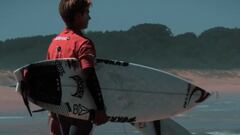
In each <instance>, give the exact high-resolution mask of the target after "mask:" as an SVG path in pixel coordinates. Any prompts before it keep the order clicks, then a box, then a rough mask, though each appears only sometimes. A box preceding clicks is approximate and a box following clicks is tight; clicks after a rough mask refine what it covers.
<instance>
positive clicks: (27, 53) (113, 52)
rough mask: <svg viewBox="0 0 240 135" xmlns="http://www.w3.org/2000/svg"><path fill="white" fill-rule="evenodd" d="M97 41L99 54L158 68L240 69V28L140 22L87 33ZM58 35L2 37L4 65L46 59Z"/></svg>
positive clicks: (0, 61)
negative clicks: (179, 28)
mask: <svg viewBox="0 0 240 135" xmlns="http://www.w3.org/2000/svg"><path fill="white" fill-rule="evenodd" d="M86 35H87V36H88V37H90V38H91V39H92V40H93V41H94V42H95V46H96V49H97V55H98V57H102V58H111V59H121V60H125V61H131V62H135V63H140V64H144V65H148V66H153V67H156V68H174V69H237V68H240V62H239V60H238V58H240V57H239V56H240V29H238V28H234V29H230V28H224V27H215V28H211V29H208V30H206V31H204V32H203V33H201V34H200V35H199V36H197V35H195V34H194V33H191V32H189V33H183V34H180V35H173V33H172V32H171V30H170V28H168V27H167V26H165V25H161V24H140V25H137V26H133V27H132V28H130V29H129V30H127V31H110V32H109V31H106V32H101V31H96V32H88V33H86ZM54 36H55V35H48V36H35V37H27V38H17V39H10V40H6V41H0V69H1V68H2V69H15V68H16V67H19V66H22V65H25V64H27V63H31V62H34V61H38V60H43V59H44V58H45V55H46V50H47V47H48V44H49V43H50V41H51V39H52V38H53V37H54Z"/></svg>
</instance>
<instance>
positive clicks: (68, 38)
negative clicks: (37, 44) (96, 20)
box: [47, 0, 107, 135]
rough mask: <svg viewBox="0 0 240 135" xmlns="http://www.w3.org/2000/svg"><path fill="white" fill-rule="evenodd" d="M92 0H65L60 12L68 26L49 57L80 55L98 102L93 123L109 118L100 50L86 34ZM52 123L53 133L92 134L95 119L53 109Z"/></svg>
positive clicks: (50, 46)
mask: <svg viewBox="0 0 240 135" xmlns="http://www.w3.org/2000/svg"><path fill="white" fill-rule="evenodd" d="M90 5H91V1H90V0H61V1H60V4H59V13H60V15H61V17H62V19H63V21H64V22H65V24H66V28H65V29H64V30H63V31H62V32H61V33H60V34H58V35H57V36H56V37H55V38H54V39H53V40H52V42H51V44H50V45H49V48H48V53H47V59H59V58H70V57H73V58H77V59H78V60H79V64H80V67H81V68H82V71H83V74H84V76H85V77H86V83H87V86H88V88H89V90H90V92H91V94H92V96H93V98H94V100H95V103H96V105H97V111H96V112H95V115H94V120H93V123H95V124H97V125H99V124H103V123H105V122H107V116H106V113H105V108H104V102H103V98H102V95H101V89H100V86H99V83H98V80H97V76H96V73H95V68H94V65H95V57H96V51H95V48H94V45H93V42H92V41H91V40H90V39H88V38H87V37H85V36H84V35H83V34H82V30H83V29H85V28H87V27H88V21H89V20H90V19H91V18H90V16H89V7H90ZM49 125H50V134H51V135H62V134H64V135H77V134H79V135H88V134H90V132H91V130H92V126H93V125H92V122H90V121H83V120H76V119H72V118H68V117H64V116H61V115H57V114H54V113H52V112H50V115H49Z"/></svg>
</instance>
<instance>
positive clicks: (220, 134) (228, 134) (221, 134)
mask: <svg viewBox="0 0 240 135" xmlns="http://www.w3.org/2000/svg"><path fill="white" fill-rule="evenodd" d="M207 133H208V134H209V135H240V133H232V132H227V131H226V132H224V131H223V132H219V131H213V132H207Z"/></svg>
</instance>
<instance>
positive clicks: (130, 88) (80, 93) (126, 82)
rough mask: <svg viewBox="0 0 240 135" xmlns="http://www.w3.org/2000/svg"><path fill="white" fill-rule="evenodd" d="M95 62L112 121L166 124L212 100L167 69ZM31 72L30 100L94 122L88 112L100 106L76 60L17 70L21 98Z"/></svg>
mask: <svg viewBox="0 0 240 135" xmlns="http://www.w3.org/2000/svg"><path fill="white" fill-rule="evenodd" d="M96 63H97V64H96V72H97V76H98V79H99V82H100V87H101V90H102V95H103V99H104V103H105V106H106V113H107V115H108V116H109V121H112V122H146V121H154V120H161V119H166V118H169V117H172V116H174V115H177V114H179V113H182V112H184V111H187V110H189V109H191V108H192V107H194V106H196V105H197V104H199V103H201V102H203V101H204V100H206V99H207V97H208V96H209V95H210V94H209V93H208V92H207V91H205V90H203V89H201V88H200V87H197V86H195V85H193V84H191V83H190V82H188V81H186V80H184V79H181V78H179V77H177V76H175V75H172V74H169V73H167V72H164V71H162V70H158V69H154V68H151V67H147V66H143V65H139V64H134V63H128V62H123V61H113V60H106V59H97V62H96ZM26 71H27V72H28V74H29V75H30V76H31V78H32V79H30V80H27V81H28V82H27V83H28V84H30V85H31V91H34V92H32V93H33V94H32V95H28V99H29V100H30V101H31V102H33V103H34V104H37V105H39V106H41V107H43V108H45V109H47V110H50V111H52V112H56V113H59V114H62V115H65V116H68V117H73V118H76V119H85V120H89V117H90V113H89V110H91V109H96V106H95V103H94V100H93V99H92V96H91V95H90V93H89V91H88V89H87V88H86V85H85V82H84V80H83V76H82V74H81V69H80V67H79V64H78V61H77V60H76V59H74V58H69V59H61V60H50V61H41V62H37V63H34V64H30V65H27V66H24V67H22V68H19V69H17V70H16V71H15V72H14V74H15V76H16V80H17V82H18V83H17V87H16V90H17V91H18V92H19V93H20V94H23V93H22V92H23V91H25V89H26V87H24V86H23V84H25V83H23V81H26V80H25V79H24V77H23V74H24V72H26ZM50 91H51V92H50ZM33 95H34V96H33ZM36 96H37V97H36Z"/></svg>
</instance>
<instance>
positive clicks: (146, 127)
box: [132, 119, 191, 135]
mask: <svg viewBox="0 0 240 135" xmlns="http://www.w3.org/2000/svg"><path fill="white" fill-rule="evenodd" d="M132 125H133V126H134V127H136V129H138V130H139V131H140V132H141V133H142V134H143V135H191V133H190V132H189V131H188V130H187V129H185V128H184V127H183V126H181V125H179V124H178V123H177V122H175V121H174V120H172V119H164V120H155V121H153V122H142V123H134V124H132Z"/></svg>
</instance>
